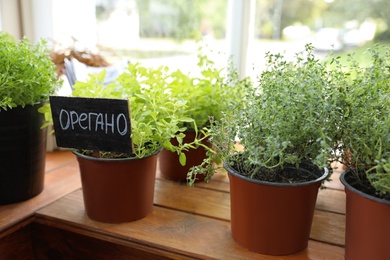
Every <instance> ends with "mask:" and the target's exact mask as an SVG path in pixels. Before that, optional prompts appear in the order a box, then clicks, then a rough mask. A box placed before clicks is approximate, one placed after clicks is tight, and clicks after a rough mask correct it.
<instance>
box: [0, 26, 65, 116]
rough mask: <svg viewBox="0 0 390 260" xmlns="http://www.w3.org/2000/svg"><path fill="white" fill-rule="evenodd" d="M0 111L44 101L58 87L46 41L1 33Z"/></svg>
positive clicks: (58, 82)
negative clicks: (35, 42) (17, 38)
mask: <svg viewBox="0 0 390 260" xmlns="http://www.w3.org/2000/svg"><path fill="white" fill-rule="evenodd" d="M0 64H1V68H0V111H1V110H7V109H11V108H14V107H17V106H22V107H24V106H26V105H34V104H35V103H37V102H43V101H47V100H48V99H49V96H50V95H51V94H53V93H54V92H55V90H56V89H57V88H58V86H59V85H60V81H58V78H57V75H56V68H55V65H54V63H53V62H52V61H51V59H50V57H49V51H48V49H47V46H46V41H45V40H43V39H41V40H40V41H39V42H38V43H37V44H34V43H32V42H30V40H29V39H27V38H26V37H25V38H23V39H22V40H21V41H17V40H16V39H15V38H13V37H12V36H11V35H9V34H7V33H5V32H0Z"/></svg>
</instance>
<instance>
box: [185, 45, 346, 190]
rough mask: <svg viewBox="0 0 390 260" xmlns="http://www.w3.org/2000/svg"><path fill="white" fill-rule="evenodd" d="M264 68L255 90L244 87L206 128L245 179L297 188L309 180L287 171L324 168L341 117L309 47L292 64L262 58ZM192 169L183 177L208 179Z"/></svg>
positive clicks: (277, 56)
mask: <svg viewBox="0 0 390 260" xmlns="http://www.w3.org/2000/svg"><path fill="white" fill-rule="evenodd" d="M265 58H266V60H267V67H266V69H265V70H264V71H263V72H262V73H261V74H260V75H259V77H258V81H257V84H256V85H255V86H251V85H244V86H245V87H246V89H245V95H244V97H243V98H242V99H240V100H234V101H233V102H230V103H229V109H228V110H226V111H225V114H224V116H223V117H222V118H221V119H215V120H213V121H212V123H211V124H210V136H211V141H212V143H213V145H214V149H215V150H216V153H217V156H219V158H220V160H221V161H223V162H224V163H226V164H228V165H229V166H230V167H232V168H233V169H235V170H236V171H237V172H239V173H241V174H242V175H244V176H247V177H250V178H255V179H261V180H263V181H270V182H299V181H305V180H306V178H308V176H298V175H294V174H292V176H291V174H290V175H288V174H286V172H285V171H284V170H283V169H284V167H285V166H286V165H295V166H297V167H298V166H299V164H300V163H302V162H309V163H310V164H312V165H314V166H313V167H319V168H323V167H328V168H330V167H329V166H330V163H331V160H330V158H332V154H333V152H334V150H335V149H336V148H335V147H336V146H337V145H338V142H337V140H335V139H334V138H335V137H334V135H335V130H334V128H335V127H336V123H337V122H338V121H339V119H340V116H341V111H339V109H338V105H339V104H338V100H337V99H336V98H337V94H338V92H339V91H340V90H339V89H338V88H336V87H337V86H336V87H335V86H334V84H333V83H332V77H337V76H338V75H333V74H332V71H329V70H328V69H327V67H326V65H325V64H322V63H320V62H319V60H317V59H316V58H315V57H314V54H313V47H312V46H311V45H306V50H305V51H304V52H301V53H297V54H296V56H295V60H294V61H287V60H286V59H285V58H284V57H283V55H282V54H271V53H267V54H266V57H265ZM214 171H215V169H213V167H209V168H208V171H207V172H204V171H203V170H202V169H200V168H199V167H195V168H193V169H192V171H191V172H190V173H189V175H188V183H189V185H193V184H194V181H195V180H196V175H197V174H207V176H208V177H210V176H212V175H213V173H214Z"/></svg>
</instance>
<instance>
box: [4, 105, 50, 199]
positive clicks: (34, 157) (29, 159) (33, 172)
mask: <svg viewBox="0 0 390 260" xmlns="http://www.w3.org/2000/svg"><path fill="white" fill-rule="evenodd" d="M40 106H41V104H36V105H34V106H25V107H24V108H22V107H16V108H13V109H8V110H7V111H4V110H2V111H0V204H10V203H16V202H20V201H24V200H27V199H30V198H32V197H34V196H36V195H38V194H39V193H41V192H42V190H43V186H44V174H45V153H46V132H47V130H46V129H40V128H41V126H42V124H43V122H44V117H43V115H42V114H41V113H39V112H38V111H37V110H38V108H39V107H40Z"/></svg>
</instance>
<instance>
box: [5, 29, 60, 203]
mask: <svg viewBox="0 0 390 260" xmlns="http://www.w3.org/2000/svg"><path fill="white" fill-rule="evenodd" d="M0 46H1V48H0V64H1V68H0V147H1V149H0V204H9V203H15V202H20V201H24V200H27V199H30V198H32V197H34V196H36V195H38V194H39V193H41V191H42V190H43V187H44V170H45V156H46V132H45V130H41V129H40V126H41V125H42V123H43V116H42V115H41V114H40V113H38V111H37V109H38V108H39V107H40V106H42V104H43V103H44V102H46V101H48V98H49V95H51V94H53V93H54V92H55V90H56V88H57V87H58V86H59V81H58V79H57V76H56V73H55V65H54V63H52V61H51V59H50V57H49V55H48V54H49V51H48V49H47V47H46V42H45V41H44V40H40V41H39V42H38V43H36V44H34V43H32V42H30V41H29V39H27V38H23V39H22V40H20V41H17V40H16V39H15V38H13V37H12V36H11V35H9V34H7V33H4V32H0Z"/></svg>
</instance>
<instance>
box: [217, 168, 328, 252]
mask: <svg viewBox="0 0 390 260" xmlns="http://www.w3.org/2000/svg"><path fill="white" fill-rule="evenodd" d="M224 167H225V168H226V170H227V171H228V173H229V180H230V200H231V205H230V207H231V230H232V236H233V239H234V240H235V241H236V242H238V243H239V244H241V245H242V246H244V247H246V248H248V249H249V250H251V251H254V252H257V253H261V254H267V255H287V254H292V253H295V252H299V251H301V250H304V249H305V248H306V247H307V244H308V239H309V235H310V230H311V224H312V220H313V214H314V208H315V203H316V199H317V194H318V189H319V188H320V186H321V182H322V181H323V180H324V179H325V178H326V177H327V175H328V171H327V170H326V169H325V170H324V171H321V170H319V169H318V168H316V167H313V166H311V165H301V167H300V168H303V169H302V170H303V172H306V173H307V174H308V175H310V176H316V178H315V180H310V181H304V182H301V183H273V182H267V181H259V180H255V179H250V178H248V177H245V176H242V175H241V174H240V173H239V172H237V171H236V170H235V169H233V168H232V167H231V166H229V165H227V164H226V163H225V164H224ZM313 169H315V170H314V171H313ZM290 170H292V171H294V172H296V171H297V170H296V169H293V168H291V169H290Z"/></svg>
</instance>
